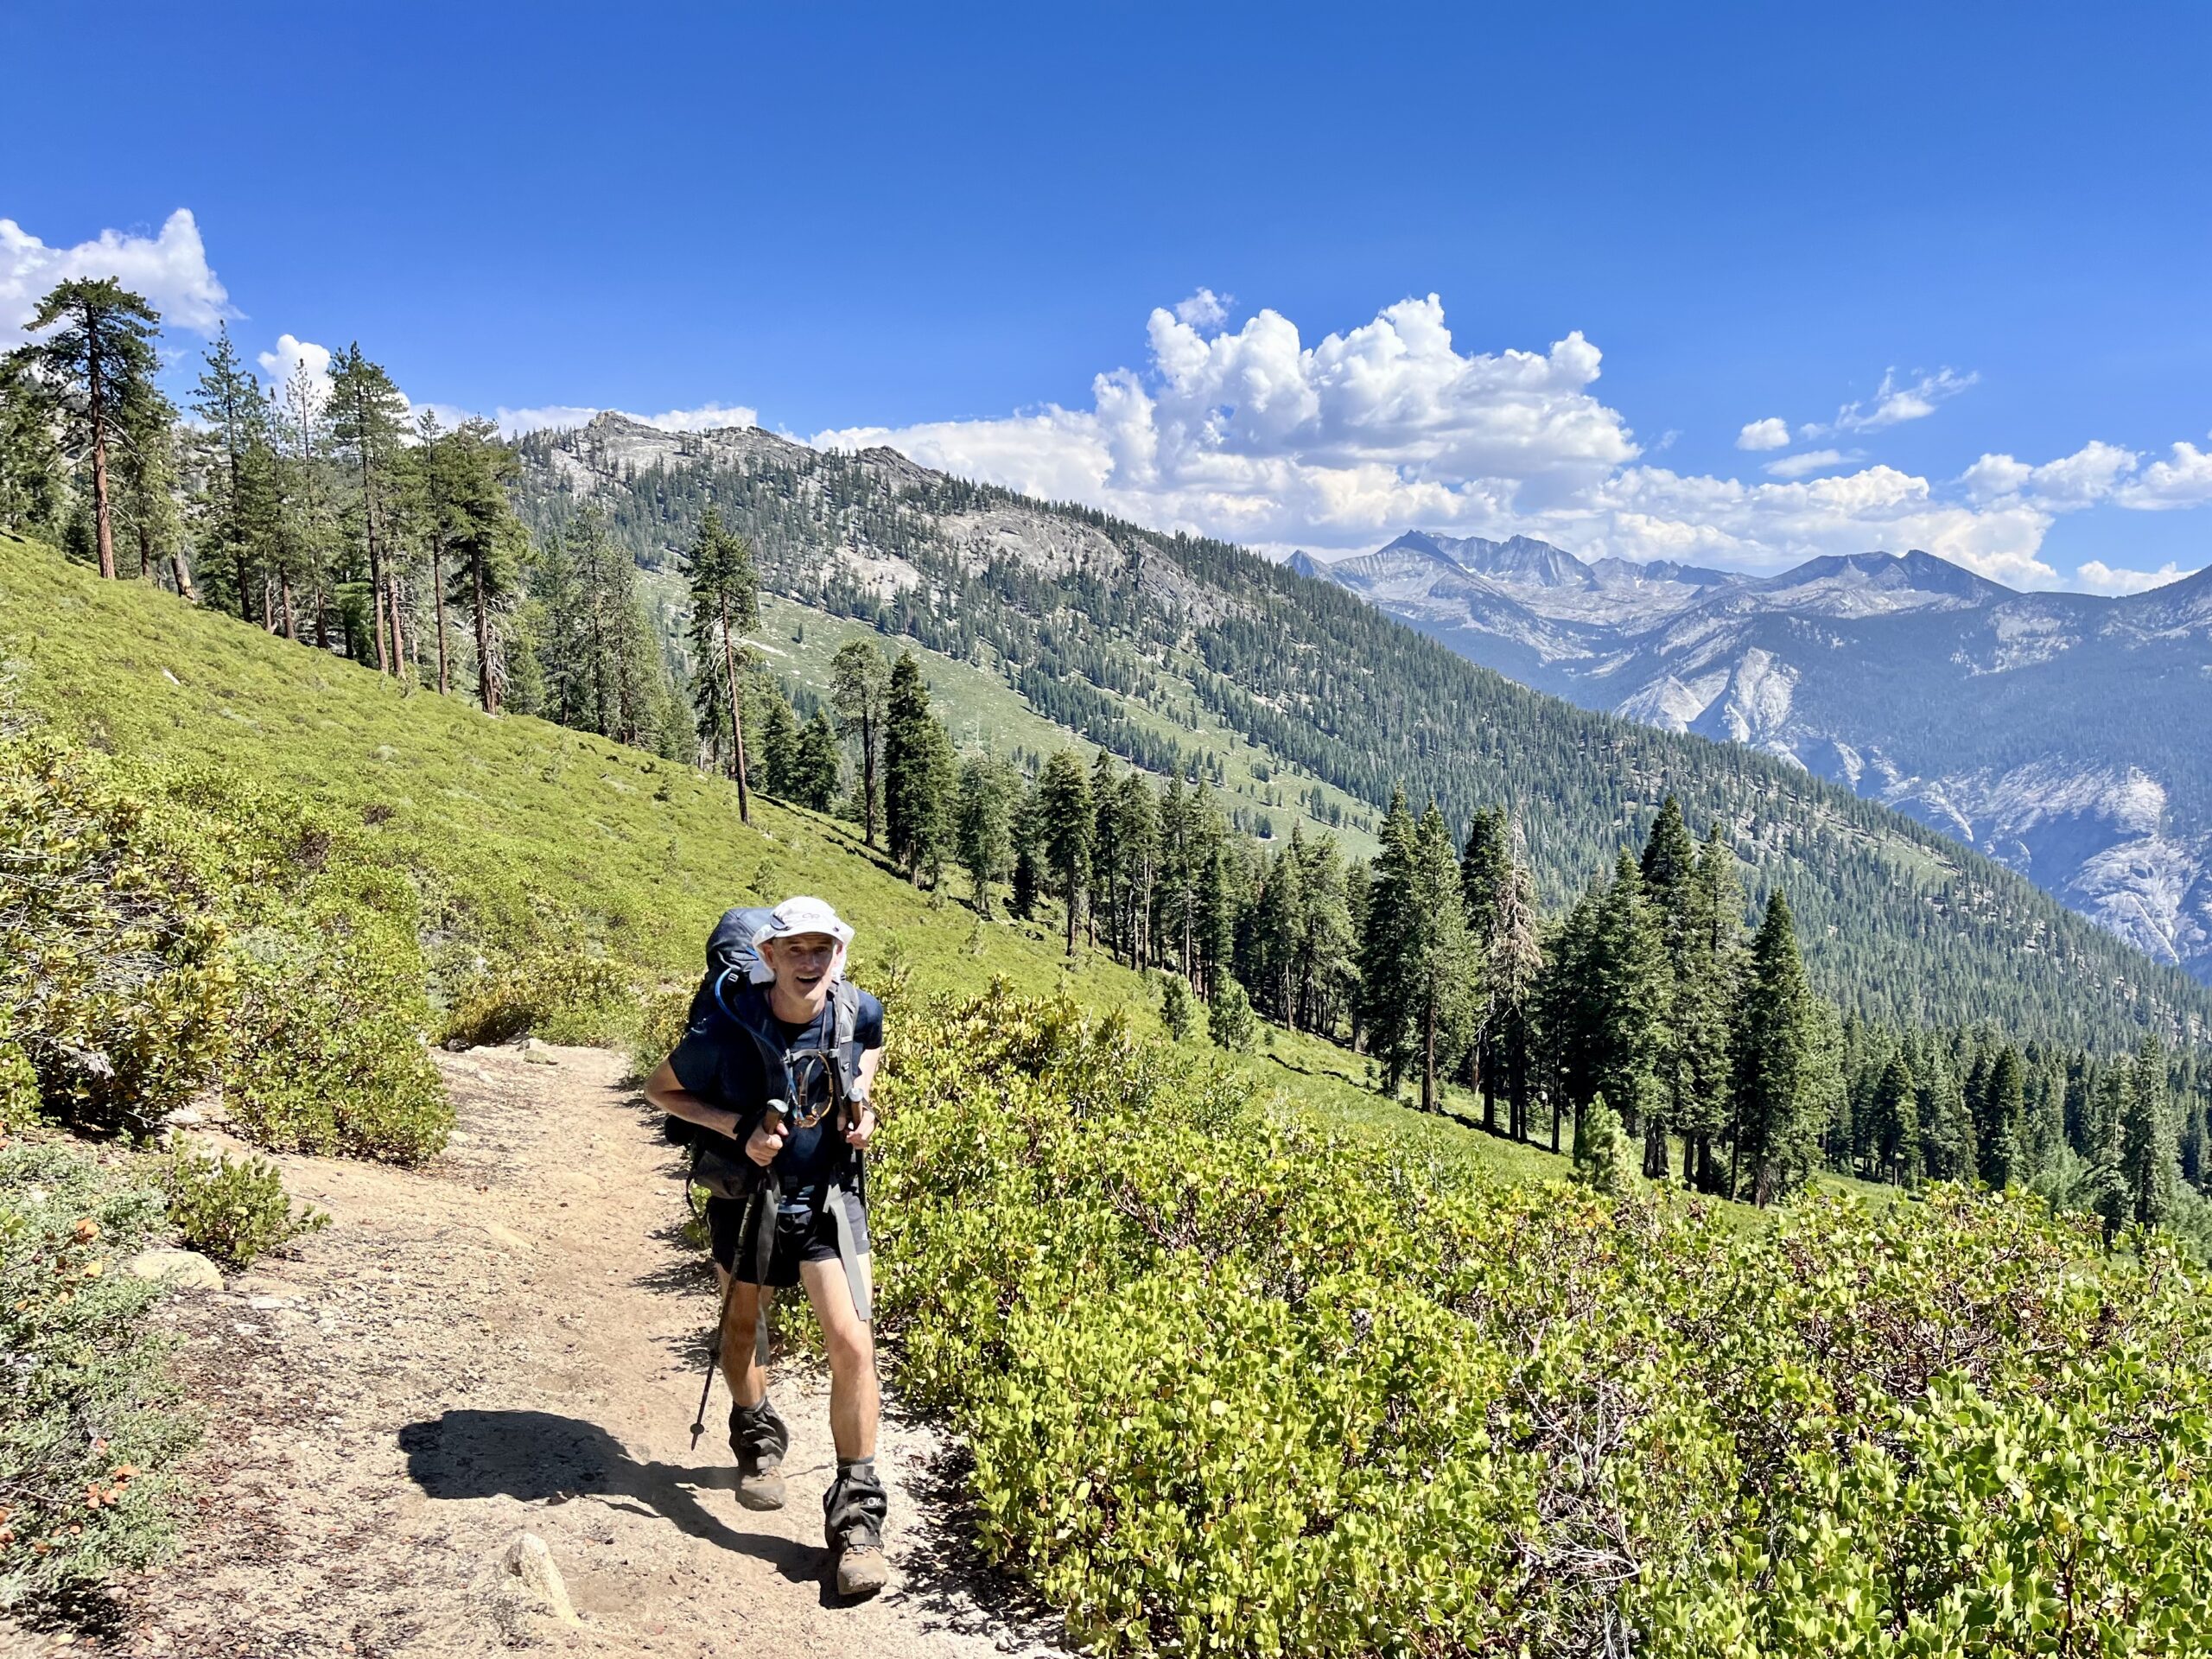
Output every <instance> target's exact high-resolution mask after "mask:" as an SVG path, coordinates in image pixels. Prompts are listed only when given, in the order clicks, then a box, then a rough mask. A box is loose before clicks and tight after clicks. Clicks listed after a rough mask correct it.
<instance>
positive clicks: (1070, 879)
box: [1060, 864, 1077, 958]
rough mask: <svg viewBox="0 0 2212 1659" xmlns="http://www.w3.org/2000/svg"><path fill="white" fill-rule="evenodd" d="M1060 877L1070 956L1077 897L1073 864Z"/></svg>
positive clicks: (1072, 948) (1073, 946)
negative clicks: (1063, 884) (1064, 899)
mask: <svg viewBox="0 0 2212 1659" xmlns="http://www.w3.org/2000/svg"><path fill="white" fill-rule="evenodd" d="M1060 879H1061V880H1062V881H1063V882H1064V883H1065V886H1066V891H1067V900H1068V955H1069V957H1071V958H1072V957H1074V955H1075V910H1076V897H1077V895H1076V889H1075V866H1074V865H1072V864H1071V865H1069V866H1068V867H1067V868H1065V869H1064V870H1063V871H1061V872H1060Z"/></svg>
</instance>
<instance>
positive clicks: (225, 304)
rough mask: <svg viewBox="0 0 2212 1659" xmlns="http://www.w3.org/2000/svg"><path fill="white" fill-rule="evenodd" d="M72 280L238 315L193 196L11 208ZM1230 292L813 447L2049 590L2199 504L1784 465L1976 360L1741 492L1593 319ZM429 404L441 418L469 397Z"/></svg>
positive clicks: (308, 354)
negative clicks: (2081, 546) (1630, 376)
mask: <svg viewBox="0 0 2212 1659" xmlns="http://www.w3.org/2000/svg"><path fill="white" fill-rule="evenodd" d="M73 276H115V277H120V278H121V279H122V280H123V281H124V283H125V284H126V285H128V286H130V287H131V288H134V289H137V290H138V291H139V292H141V293H143V294H144V295H145V296H147V297H148V298H149V300H151V301H152V302H154V304H155V305H156V307H157V308H159V309H160V310H161V311H162V314H163V315H164V318H165V320H166V321H168V322H170V323H172V324H174V325H176V326H179V327H182V328H184V329H187V330H188V331H191V332H194V333H198V334H203V335H205V334H213V332H214V330H215V329H216V328H217V327H219V326H220V325H221V324H222V323H223V322H224V321H226V320H228V319H233V318H236V317H238V315H240V314H239V313H238V311H237V310H235V309H234V308H232V304H231V302H230V296H229V294H228V293H227V291H226V289H225V288H224V285H223V283H222V282H221V281H220V280H219V278H218V277H216V275H215V273H214V271H213V269H212V267H211V266H210V265H209V264H208V262H207V250H206V248H205V245H203V243H202V241H201V238H200V229H199V226H198V224H197V222H196V221H195V220H194V218H193V215H192V213H191V212H190V211H189V210H188V209H184V208H180V209H178V210H177V211H176V212H175V213H172V214H170V215H169V217H168V219H166V220H165V221H164V222H163V223H162V226H161V229H160V230H159V232H156V233H155V234H152V235H144V234H140V233H137V232H118V231H112V230H111V231H105V232H101V234H100V235H99V236H98V237H96V238H92V239H91V240H89V241H86V242H81V243H78V244H76V245H73V246H67V247H58V246H49V245H48V244H46V243H45V242H42V241H41V240H40V239H39V238H36V237H34V236H31V235H29V233H28V232H25V231H23V230H22V227H21V226H18V225H17V224H16V223H15V221H13V220H11V219H0V347H5V346H10V345H13V344H16V343H18V342H19V341H20V340H22V338H23V335H22V326H23V324H24V322H25V321H28V320H29V317H30V315H32V313H33V310H34V308H35V305H36V302H37V300H38V298H39V296H41V294H43V293H44V292H45V291H46V290H47V289H48V288H50V287H51V286H52V285H53V283H55V282H57V281H59V280H60V279H61V278H63V277H73ZM1232 304H1233V301H1232V298H1231V296H1228V295H1225V294H1219V293H1217V292H1215V291H1214V290H1213V289H1208V288H1200V289H1197V290H1196V291H1195V292H1193V293H1192V294H1191V295H1190V296H1188V297H1187V298H1185V299H1184V300H1183V301H1181V302H1179V303H1178V304H1176V305H1174V306H1173V307H1172V308H1170V307H1161V308H1157V309H1155V310H1154V311H1153V312H1152V314H1151V315H1150V316H1149V318H1148V319H1147V322H1146V325H1145V355H1144V359H1143V364H1142V366H1141V368H1137V369H1131V368H1128V367H1117V368H1112V369H1109V370H1106V371H1104V372H1101V373H1099V374H1097V375H1096V377H1094V378H1093V379H1092V382H1091V385H1090V404H1089V405H1088V406H1087V407H1077V408H1068V407H1063V406H1061V405H1059V404H1046V405H1045V406H1043V407H1041V408H1039V409H1033V410H1026V411H1022V412H1019V413H1015V414H1012V415H1008V416H1003V417H1000V418H990V419H982V420H966V421H942V422H931V423H921V424H917V425H912V426H906V427H898V428H889V427H850V428H842V429H833V430H829V431H824V432H821V433H818V434H817V435H815V436H814V438H813V439H812V440H810V441H811V442H815V443H817V444H819V445H822V446H824V447H837V448H859V447H863V446H866V445H871V444H888V445H891V446H893V447H894V448H899V449H901V450H903V451H905V452H906V453H907V454H911V455H912V456H913V457H914V458H915V459H916V460H918V461H922V462H923V463H925V465H929V466H933V467H942V468H944V470H946V471H949V472H954V473H958V474H963V475H965V476H969V477H973V478H978V479H983V480H989V481H991V482H994V483H998V484H1002V485H1006V486H1009V487H1011V488H1014V489H1017V490H1020V491H1023V492H1025V493H1030V494H1035V495H1041V496H1045V497H1048V498H1052V499H1065V500H1075V501H1081V502H1085V503H1088V504H1090V505H1095V506H1098V507H1102V508H1104V509H1106V510H1108V511H1110V512H1116V513H1120V514H1122V515H1123V516H1125V517H1128V518H1132V519H1135V520H1137V521H1138V522H1141V523H1144V524H1154V525H1158V526H1160V527H1163V528H1166V529H1169V530H1187V531H1192V532H1195V533H1200V534H1206V535H1213V536H1220V537H1227V538H1230V539H1232V540H1236V541H1240V542H1243V543H1249V544H1251V545H1254V546H1256V547H1260V548H1262V549H1266V550H1274V551H1277V552H1282V551H1287V550H1289V549H1291V548H1293V547H1308V548H1316V549H1319V550H1354V549H1362V548H1366V547H1371V546H1373V545H1375V544H1376V543H1377V542H1378V541H1382V540H1386V539H1388V538H1389V537H1391V536H1394V535H1396V534H1397V533H1399V532H1400V531H1404V530H1408V529H1415V528H1426V529H1435V530H1449V531H1458V532H1459V533H1462V534H1479V535H1489V536H1504V535H1510V534H1513V533H1516V532H1525V533H1528V534H1531V535H1536V536H1541V537H1545V538H1546V539H1548V540H1551V541H1554V542H1557V543H1560V545H1562V546H1565V547H1568V548H1571V549H1573V550H1575V551H1577V552H1580V553H1582V554H1585V555H1586V556H1602V555H1606V554H1614V555H1618V556H1624V557H1629V558H1636V559H1649V558H1655V557H1663V558H1675V559H1687V560H1694V561H1697V562H1699V563H1713V564H1724V565H1729V566H1732V567H1735V568H1738V569H1751V570H1760V569H1777V568H1779V567H1781V566H1783V565H1786V564H1789V563H1796V562H1797V561H1799V560H1802V559H1804V558H1808V557H1812V556H1818V555H1821V554H1826V553H1855V552H1863V551H1866V550H1869V549H1875V548H1886V549H1890V550H1903V549H1904V548H1907V547H1920V548H1925V549H1927V550H1929V551H1930V552H1933V553H1936V554H1938V555H1941V556H1943V557H1945V558H1948V559H1951V560H1953V561H1955V563H1960V564H1962V565H1965V566H1967V567H1968V568H1969V569H1974V570H1977V571H1980V572H1981V573H1982V574H1983V575H1988V576H1992V577H1994V578H1996V579H1997V580H1999V581H2002V582H2009V583H2012V584H2013V585H2015V586H2024V587H2045V586H2052V585H2056V583H2057V582H2058V580H2059V579H2058V575H2057V573H2056V571H2054V570H2053V569H2051V567H2050V565H2049V564H2048V563H2045V562H2044V559H2043V558H2042V556H2041V550H2042V546H2043V542H2044V536H2045V534H2046V532H2047V531H2049V529H2050V525H2051V524H2052V523H2053V521H2054V519H2055V518H2056V516H2057V515H2059V514H2062V513H2066V512H2078V511H2081V510H2082V509H2085V508H2088V507H2093V506H2098V505H2113V506H2117V507H2120V508H2124V509H2132V510H2137V511H2146V512H2148V511H2170V510H2179V509H2185V508H2189V507H2194V506H2199V505H2207V504H2212V445H2208V447H2206V448H2199V447H2198V446H2197V445H2196V444H2195V443H2193V442H2177V443H2174V444H2173V445H2172V446H2171V448H2170V450H2169V451H2168V452H2167V453H2166V454H2164V455H2158V456H2152V455H2146V454H2139V453H2137V452H2135V451H2133V450H2130V449H2127V448H2121V447H2119V446H2116V445H2113V444H2108V443H2104V442H2090V443H2088V444H2085V445H2084V446H2083V447H2082V448H2081V449H2079V450H2077V451H2076V452H2075V453H2074V454H2070V455H2064V456H2061V457H2059V458H2057V459H2056V460H2053V461H2044V462H2040V463H2036V462H2030V461H2021V460H2019V459H2018V458H2016V457H2014V456H2012V455H2010V454H1985V455H1983V456H1981V457H1980V459H1979V460H1978V461H1975V462H1974V465H1973V466H1971V467H1968V468H1967V469H1966V471H1965V472H1964V473H1963V474H1961V475H1960V476H1959V477H1958V478H1956V479H1951V480H1929V479H1927V478H1923V477H1920V476H1918V475H1916V474H1911V473H1909V472H1904V471H1901V470H1899V469H1897V468H1896V467H1891V466H1889V465H1887V464H1885V463H1882V462H1880V461H1873V462H1872V463H1868V462H1867V461H1866V459H1865V456H1864V454H1862V452H1861V451H1860V450H1859V449H1855V448H1841V447H1838V446H1835V445H1829V446H1827V447H1823V448H1815V449H1808V450H1804V451H1801V452H1800V453H1797V454H1775V452H1777V451H1781V450H1785V449H1788V448H1790V446H1791V445H1792V444H1793V443H1794V442H1801V441H1802V442H1808V443H1809V442H1813V441H1815V439H1819V438H1821V437H1833V436H1835V435H1842V434H1852V435H1862V436H1861V441H1862V442H1864V441H1865V440H1864V437H1863V435H1868V434H1876V433H1879V432H1881V431H1883V430H1885V429H1888V428H1890V427H1893V426H1896V425H1898V424H1900V423H1905V422H1909V421H1915V420H1920V419H1923V418H1925V417H1927V416H1929V415H1930V414H1932V413H1933V412H1934V411H1935V410H1936V409H1937V408H1938V407H1939V406H1940V405H1941V404H1943V403H1945V402H1947V401H1948V400H1949V399H1951V398H1954V397H1958V396H1959V395H1960V394H1961V393H1962V392H1964V391H1967V389H1968V388H1969V387H1971V386H1973V385H1974V383H1975V378H1976V377H1975V376H1974V373H1972V372H1960V371H1958V370H1955V369H1952V368H1950V367H1948V366H1947V367H1943V368H1940V369H1937V370H1936V371H1934V372H1923V371H1917V370H1916V371H1915V372H1913V374H1912V375H1911V376H1910V378H1900V376H1899V374H1898V372H1897V370H1895V369H1894V368H1892V369H1891V370H1889V371H1888V372H1885V374H1884V375H1883V377H1882V380H1881V383H1880V385H1878V387H1877V388H1876V390H1875V391H1874V393H1873V395H1872V397H1867V398H1863V399H1860V400H1858V401H1856V402H1853V403H1849V404H1844V405H1843V406H1842V407H1841V408H1840V409H1839V410H1837V413H1836V416H1835V418H1834V420H1833V421H1831V422H1827V423H1807V424H1805V425H1802V426H1800V427H1798V428H1797V429H1796V430H1795V432H1794V433H1793V431H1792V429H1791V427H1790V424H1789V422H1788V421H1787V420H1785V419H1783V417H1782V416H1766V417H1764V418H1762V419H1758V420H1754V421H1751V422H1749V423H1746V424H1745V426H1744V427H1743V428H1742V429H1741V430H1740V431H1739V432H1738V434H1737V436H1736V439H1735V442H1736V447H1737V448H1738V449H1740V450H1743V451H1745V452H1746V453H1747V454H1774V459H1772V460H1770V461H1765V462H1764V463H1763V467H1762V470H1763V472H1764V474H1765V476H1764V479H1759V480H1752V481H1745V480H1741V479H1736V478H1721V477H1714V476H1710V475H1700V474H1685V473H1679V472H1676V471H1674V470H1671V469H1669V468H1667V467H1661V466H1658V465H1656V464H1655V461H1654V459H1653V458H1654V457H1655V456H1656V455H1657V454H1659V453H1660V452H1661V451H1662V450H1663V449H1665V448H1667V447H1668V444H1669V440H1671V438H1672V436H1673V434H1671V433H1669V434H1667V435H1663V436H1662V437H1661V438H1660V439H1658V440H1657V441H1656V442H1643V441H1640V440H1639V439H1638V438H1637V435H1636V434H1635V433H1634V432H1633V431H1632V430H1631V429H1630V427H1629V424H1628V423H1627V421H1626V420H1625V419H1624V417H1623V416H1621V414H1620V413H1619V412H1618V410H1614V409H1612V408H1611V407H1610V406H1609V405H1607V404H1605V402H1604V401H1603V400H1602V399H1601V398H1600V397H1599V396H1598V395H1597V393H1596V391H1594V390H1593V388H1594V387H1595V386H1596V385H1597V383H1598V381H1599V376H1600V373H1601V372H1602V368H1603V362H1604V359H1603V354H1602V353H1600V352H1599V348H1598V346H1596V345H1595V344H1593V343H1592V341H1590V340H1588V339H1586V337H1585V336H1584V335H1583V334H1581V333H1580V331H1574V332H1570V333H1568V334H1567V335H1566V336H1565V337H1564V338H1562V339H1560V340H1554V341H1553V342H1552V343H1551V344H1550V345H1549V346H1548V347H1546V348H1544V349H1542V350H1530V349H1521V348H1512V347H1509V348H1506V349H1503V350H1499V351H1495V352H1485V351H1479V350H1462V349H1460V347H1459V346H1458V345H1457V344H1456V343H1455V341H1454V340H1453V337H1452V332H1451V330H1450V328H1449V327H1447V326H1446V320H1445V314H1444V306H1443V302H1441V300H1440V299H1439V298H1438V296H1436V295H1434V294H1430V295H1427V296H1422V297H1409V298H1407V299H1404V300H1402V301H1400V302H1397V303H1396V304H1395V305H1390V306H1387V307H1385V308H1383V309H1382V310H1381V311H1379V312H1378V313H1377V314H1376V316H1375V318H1374V319H1373V321H1370V322H1367V323H1364V324H1362V325H1361V326H1359V327H1354V328H1351V329H1348V330H1346V331H1344V332H1343V333H1332V334H1325V335H1323V336H1322V337H1321V338H1320V339H1319V340H1315V341H1313V342H1312V343H1311V344H1308V343H1307V342H1306V340H1305V339H1304V337H1303V336H1302V335H1301V334H1300V330H1299V328H1298V327H1297V326H1296V325H1295V324H1294V322H1293V321H1291V320H1290V319H1288V318H1287V317H1286V316H1284V315H1281V313H1280V312H1278V311H1275V310H1274V309H1272V308H1261V309H1260V310H1258V311H1256V312H1254V313H1253V314H1252V315H1249V317H1247V318H1246V319H1245V321H1243V323H1242V325H1241V326H1236V327H1232V326H1231V322H1232V318H1233V315H1234V314H1233V312H1232V309H1231V307H1232ZM330 356H331V353H330V352H329V351H328V349H327V347H325V346H321V345H320V344H318V343H316V342H315V341H313V340H302V339H300V338H299V337H297V336H296V335H294V334H280V335H278V336H277V339H276V340H275V342H274V344H273V345H272V346H270V349H268V350H265V351H263V352H260V353H257V362H258V364H259V365H260V367H261V369H262V371H263V372H264V375H266V376H267V377H268V378H269V379H270V382H271V383H272V384H275V385H280V386H281V385H283V383H284V381H285V380H287V379H288V378H289V377H290V376H291V375H292V374H293V373H294V372H296V371H298V370H304V371H305V372H306V373H307V375H308V378H310V379H311V380H314V379H319V378H322V377H324V376H325V375H327V369H328V365H329V362H330ZM416 407H417V408H421V409H428V410H430V411H432V412H434V413H435V414H436V415H437V416H439V418H440V419H441V420H442V421H443V422H445V423H447V424H448V425H452V424H454V423H458V422H459V421H461V420H462V419H466V418H467V417H468V416H469V415H470V414H471V412H472V411H469V410H464V409H461V408H458V407H454V406H451V405H448V404H417V405H416ZM599 412H600V410H599V409H598V408H597V407H596V406H592V405H583V404H544V405H536V406H531V407H525V408H509V407H505V406H501V407H499V408H497V409H496V410H493V412H492V416H491V418H493V420H494V421H495V423H497V425H498V426H499V429H500V431H501V432H503V433H505V434H506V435H510V436H512V435H518V434H521V433H524V432H531V431H536V430H540V429H545V428H548V427H566V426H575V425H580V424H582V423H584V422H586V421H588V420H589V419H590V418H591V417H592V416H594V414H597V413H599ZM630 418H632V419H635V420H640V421H643V422H645V423H647V424H649V425H652V426H655V427H658V428H661V429H664V430H670V431H701V430H710V429H716V428H721V427H729V426H755V425H758V424H760V415H759V411H758V410H754V409H753V408H751V407H748V406H745V405H739V404H720V403H709V404H704V405H702V406H700V407H697V408H692V409H671V410H663V411H661V412H659V413H658V414H645V415H632V416H631V417H630ZM2178 574H2181V573H2179V572H2178V571H2175V570H2173V569H2171V567H2170V568H2169V569H2165V570H2160V571H2138V570H2130V569H2117V568H2114V567H2112V566H2109V565H2107V564H2105V563H2102V562H2099V561H2092V562H2090V563H2088V564H2085V565H2083V566H2082V569H2081V571H2080V573H2079V575H2078V577H2077V580H2078V582H2080V584H2081V585H2082V586H2084V587H2088V588H2092V589H2094V590H2096V591H2103V592H2115V593H2116V592H2134V591H2141V590H2143V589H2144V588H2148V587H2151V586H2154V585H2156V584H2157V583H2158V582H2161V581H2164V580H2167V579H2169V578H2170V577H2171V575H2178Z"/></svg>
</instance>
